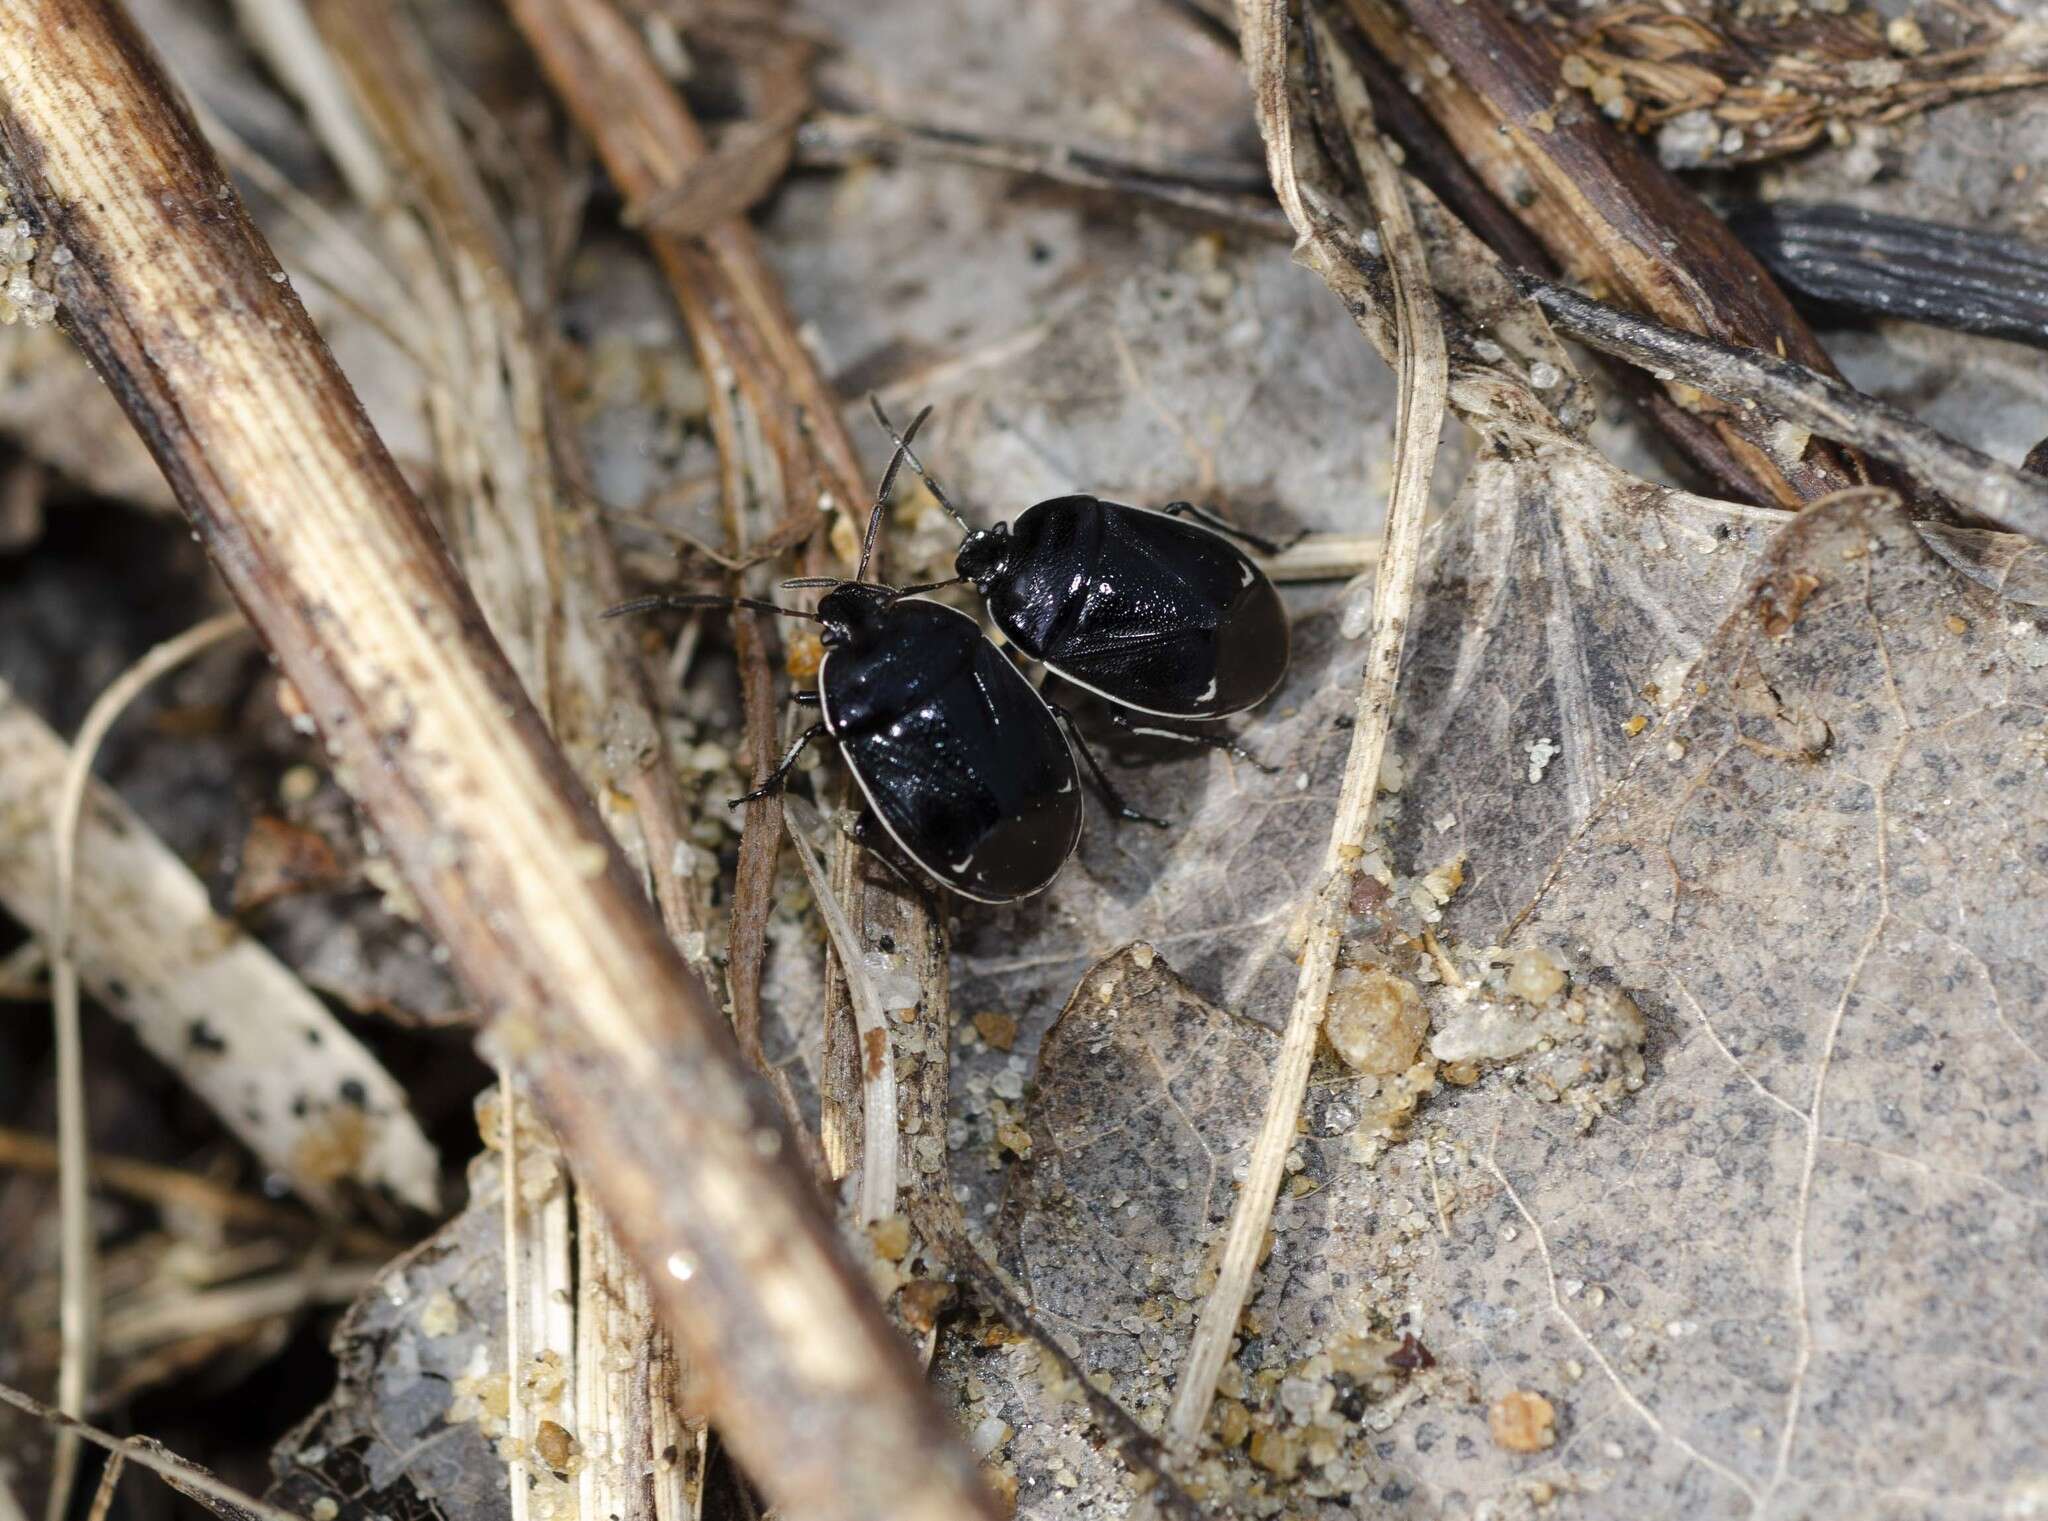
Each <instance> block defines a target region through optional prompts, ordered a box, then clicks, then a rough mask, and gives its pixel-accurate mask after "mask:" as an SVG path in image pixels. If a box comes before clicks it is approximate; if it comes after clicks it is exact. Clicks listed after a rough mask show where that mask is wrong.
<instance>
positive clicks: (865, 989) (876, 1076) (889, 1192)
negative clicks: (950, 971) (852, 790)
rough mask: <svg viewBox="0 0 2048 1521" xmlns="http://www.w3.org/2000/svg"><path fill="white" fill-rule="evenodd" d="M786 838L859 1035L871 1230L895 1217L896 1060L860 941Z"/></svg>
mask: <svg viewBox="0 0 2048 1521" xmlns="http://www.w3.org/2000/svg"><path fill="white" fill-rule="evenodd" d="M785 816H786V810H785ZM789 838H790V842H791V843H792V844H794V845H795V846H796V858H797V860H798V861H800V862H801V863H802V864H803V868H804V876H805V877H806V878H807V879H808V880H809V882H810V884H811V896H812V898H813V899H814V900H815V901H816V902H817V905H818V916H819V917H820V918H822V919H823V920H824V921H825V932H826V934H828V935H829V936H830V937H831V940H832V949H833V950H835V951H836V952H838V954H839V965H840V966H841V967H842V968H843V969H844V970H845V974H846V993H847V998H848V1000H849V1001H850V1002H851V1003H852V1005H853V1021H854V1024H855V1026H856V1027H857V1028H858V1029H859V1031H860V1044H861V1068H860V1071H861V1161H860V1219H861V1223H862V1224H864V1225H872V1224H874V1223H875V1222H876V1221H877V1220H886V1219H887V1218H888V1217H889V1216H890V1215H892V1214H894V1213H895V1212H896V1176H897V1171H898V1163H897V1155H898V1148H897V1144H896V1058H895V1054H894V1052H892V1051H891V1050H890V1046H889V1016H888V1014H887V1013H886V1012H885V1011H884V1010H883V1008H882V999H881V995H880V994H879V993H877V992H876V991H875V980H874V978H873V977H871V976H870V975H869V974H868V969H867V964H866V963H865V962H864V961H863V960H862V959H861V943H860V936H858V935H856V934H855V933H854V930H853V925H852V923H851V922H850V921H849V920H848V919H847V917H846V910H845V909H843V908H841V907H840V905H839V900H838V898H836V897H835V896H833V893H832V885H831V883H829V882H828V881H826V879H825V868H824V867H823V865H821V864H820V862H819V860H818V856H817V852H816V851H814V850H812V849H811V842H810V841H809V840H807V839H805V838H804V837H803V834H802V832H801V831H799V830H798V829H797V827H796V825H795V823H794V822H791V823H790V824H789Z"/></svg>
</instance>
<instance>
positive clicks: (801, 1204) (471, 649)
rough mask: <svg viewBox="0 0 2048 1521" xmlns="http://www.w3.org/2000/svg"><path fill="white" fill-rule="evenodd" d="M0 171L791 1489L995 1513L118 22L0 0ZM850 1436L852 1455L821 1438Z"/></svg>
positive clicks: (364, 791)
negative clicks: (0, 7) (0, 6)
mask: <svg viewBox="0 0 2048 1521" xmlns="http://www.w3.org/2000/svg"><path fill="white" fill-rule="evenodd" d="M0 185H4V187H5V189H6V190H7V192H8V194H9V195H10V197H11V199H12V202H13V205H14V209H15V212H16V214H17V215H22V216H26V217H27V218H29V219H30V221H31V225H32V226H33V228H34V229H35V231H36V232H37V233H38V234H39V235H41V236H45V237H48V238H50V239H52V240H54V243H55V245H56V248H57V250H58V252H59V253H60V254H61V255H65V256H68V257H63V258H58V257H53V258H52V259H51V261H50V269H51V279H52V289H53V294H54V295H55V296H56V297H57V299H58V301H59V303H60V306H61V309H62V315H63V320H64V321H65V323H66V325H67V326H68V328H69V329H70V331H71V333H72V334H73V336H74V337H75V338H76V340H77V341H78V342H79V344H80V346H81V347H82V348H83V349H84V350H85V352H86V354H87V356H88V357H89V358H90V359H91V360H92V361H93V363H94V364H95V366H96V367H97V368H98V370H99V372H100V374H101V375H102V376H103V377H105V378H106V380H107V382H108V384H109V385H110V386H112V387H113V389H114V391H115V393H116V394H117V396H118V397H119V398H120V400H121V403H122V406H123V408H124V409H125V410H126V411H127V413H128V415H129V417H130V418H131V420H132V421H133V422H134V424H135V426H136V427H137V429H138V430H139V431H140V432H141V434H142V436H143V438H144V439H145V441H146V442H147V443H148V444H149V446H150V449H151V451H152V453H153V454H154V455H155V456H156V458H157V461H158V464H159V465H160V466H161V467H162V469H163V471H164V474H165V476H166V477H167V479H168V480H169V481H170V483H171V486H172V488H173V490H174V491H175V493H176V494H177V496H178V498H179V500H180V502H181V504H182V505H183V506H184V508H185V510H186V511H187V513H188V514H189V515H190V517H191V519H192V521H193V524H194V526H195V527H196V528H197V529H198V531H199V533H200V536H201V539H202V541H203V542H204V543H205V545H206V547H207V549H208V551H209V553H210V554H211V556H212V558H213V560H214V562H215V564H216V566H217V567H218V569H219V571H220V573H221V575H222V577H223V578H224V579H225V581H226V582H227V584H228V586H229V588H230V590H231V591H232V592H233V593H234V595H235V597H236V598H237V600H238V601H239V602H240V603H241V605H242V607H243V609H244V611H245V612H246V614H247V615H248V618H249V620H250V622H251V623H252V624H253V625H254V626H255V627H256V629H257V630H258V631H259V632H260V633H261V635H262V636H263V638H264V640H265V642H266V643H267V644H268V645H269V646H270V648H271V650H272V652H273V653H274V655H275V656H276V658H277V661H278V664H279V665H280V667H281V668H282V669H283V671H284V673H285V675H286V676H287V677H289V678H290V680H291V681H292V682H293V684H294V685H295V686H296V687H297V688H298V690H299V692H300V693H301V694H302V696H303V697H304V698H305V700H306V704H307V707H308V709H309V710H310V712H311V713H312V714H313V716H314V718H315V720H316V722H317V723H318V725H319V727H320V730H321V732H322V734H323V736H324V737H325V739H326V742H327V744H328V745H329V747H330V749H331V751H332V753H333V754H334V757H335V761H336V768H337V773H338V774H339V775H340V776H342V777H344V778H345V779H346V780H347V782H348V784H349V787H350V790H351V791H352V792H353V794H354V795H355V797H356V799H357V801H358V803H359V804H360V805H361V806H362V808H363V810H364V812H365V813H366V814H367V815H368V817H369V819H370V821H371V823H372V824H373V825H374V826H375V827H376V829H377V831H378V833H379V834H380V835H381V836H382V837H383V839H384V840H385V842H386V844H387V847H388V849H389V850H390V853H391V858H392V860H393V863H394V864H395V865H396V867H397V868H398V870H399V872H400V873H401V875H402V876H403V877H404V879H405V881H406V883H407V885H408V886H409V887H410V889H411V890H412V892H413V893H414V895H415V896H416V898H417V899H418V901H419V903H420V904H421V906H422V908H423V909H424V910H425V912H426V915H427V918H428V919H429V921H430V922H431V923H432V924H433V926H434V928H435V930H436V931H437V932H438V934H439V936H440V938H441V940H442V942H443V943H444V944H445V945H446V946H447V947H448V948H449V951H450V953H451V955H452V957H453V959H454V962H455V965H456V969H457V971H458V972H459V973H460V974H461V976H462V978H463V980H464V981H465V983H466V984H467V985H468V987H469V989H470V991H471V993H472V995H473V996H474V997H475V999H476V1001H477V1004H478V1006H479V1007H480V1008H482V1009H484V1010H486V1011H488V1013H489V1014H490V1016H491V1019H492V1023H493V1027H494V1033H495V1034H496V1037H497V1038H498V1040H499V1041H500V1042H501V1043H502V1045H503V1048H504V1049H505V1050H506V1051H507V1052H508V1053H509V1055H510V1056H511V1058H512V1060H513V1061H514V1062H516V1063H517V1064H518V1066H519V1067H520V1068H521V1069H522V1071H523V1072H524V1073H525V1075H526V1076H527V1077H528V1079H529V1080H530V1081H531V1082H532V1083H533V1085H534V1088H535V1091H536V1092H537V1094H538V1095H539V1096H540V1098H541V1100H542V1103H543V1104H544V1106H545V1107H546V1109H547V1110H548V1113H549V1116H550V1118H551V1120H552V1121H553V1122H554V1124H555V1125H556V1126H557V1128H558V1129H559V1130H560V1132H561V1133H562V1135H563V1136H564V1139H565V1140H566V1142H567V1144H568V1147H569V1150H570V1152H571V1153H572V1155H573V1156H574V1157H575V1159H576V1162H577V1166H578V1173H579V1176H581V1177H583V1178H585V1179H586V1180H587V1181H588V1183H589V1184H590V1186H591V1188H592V1190H593V1192H594V1193H596V1195H597V1196H598V1197H599V1198H600V1200H601V1201H602V1202H603V1204H604V1205H605V1207H606V1209H607V1211H608V1212H609V1214H610V1215H611V1217H612V1218H613V1219H614V1220H616V1221H618V1222H619V1224H620V1226H621V1229H622V1230H623V1231H624V1233H625V1234H626V1237H627V1239H628V1242H629V1244H630V1245H631V1247H632V1248H633V1251H634V1254H635V1256H636V1258H637V1259H638V1262H639V1264H640V1266H641V1268H642V1270H643V1271H644V1272H646V1273H647V1275H648V1277H649V1279H650V1281H651V1282H652V1283H653V1284H654V1286H655V1292H656V1294H657V1296H658V1297H659V1300H660V1303H661V1307H662V1309H663V1311H664V1312H665V1314H666V1315H667V1317H668V1319H669V1320H670V1322H671V1324H673V1325H674V1326H675V1327H676V1328H677V1329H678V1330H679V1331H680V1332H681V1333H682V1335H683V1337H684V1339H685V1340H686V1341H687V1342H688V1343H689V1344H690V1348H691V1351H692V1353H693V1355H694V1357H695V1359H696V1361H697V1363H698V1364H699V1365H700V1366H701V1367H703V1368H705V1369H706V1370H707V1371H708V1372H709V1373H710V1375H711V1378H710V1383H711V1398H712V1405H713V1412H714V1415H715V1417H716V1418H717V1419H718V1421H719V1424H720V1427H721V1429H722V1430H723V1431H724V1433H725V1434H726V1437H727V1439H728V1440H729V1441H730V1442H731V1443H732V1444H733V1446H734V1448H735V1449H736V1450H737V1451H738V1452H739V1453H740V1455H741V1456H742V1458H743V1459H744V1460H745V1462H746V1463H747V1465H748V1467H749V1470H750V1471H751V1472H752V1473H754V1474H756V1475H758V1476H759V1478H760V1479H761V1481H762V1483H763V1484H764V1486H765V1487H766V1488H767V1489H768V1491H769V1492H770V1494H771V1495H773V1496H774V1497H775V1499H776V1500H777V1502H778V1504H780V1505H782V1506H785V1507H786V1508H787V1509H788V1510H789V1511H790V1512H792V1513H798V1514H803V1515H806V1516H822V1517H837V1518H848V1521H852V1518H876V1521H879V1518H882V1517H892V1518H893V1517H919V1518H922V1517H931V1518H938V1517H946V1518H951V1517H956V1516H974V1515H980V1516H993V1514H994V1512H993V1509H992V1508H991V1506H990V1503H989V1501H988V1500H987V1498H986V1497H985V1496H984V1495H983V1494H982V1493H981V1492H980V1490H979V1488H978V1486H977V1485H976V1484H975V1481H974V1473H973V1468H972V1465H971V1462H970V1460H969V1459H968V1457H967V1454H966V1453H965V1451H964V1450H963V1448H962V1447H961V1445H960V1443H959V1442H958V1439H957V1437H956V1435H955V1434H954V1433H953V1432H952V1431H951V1430H950V1429H949V1427H948V1425H947V1423H946V1421H945V1419H944V1417H943V1416H942V1415H941V1414H940V1412H939V1410H938V1409H937V1407H936V1405H935V1404H934V1403H933V1402H932V1401H931V1399H930V1397H929V1395H928V1394H927V1393H926V1391H925V1390H924V1389H923V1387H922V1385H921V1382H920V1381H919V1379H918V1378H917V1376H916V1370H915V1368H914V1365H913V1364H912V1363H911V1361H910V1359H909V1358H908V1357H906V1356H905V1355H904V1352H903V1350H902V1348H901V1347H900V1345H899V1344H898V1343H897V1342H896V1341H895V1340H894V1338H893V1336H892V1334H891V1332H890V1330H889V1328H888V1325H887V1322H886V1321H885V1319H884V1318H883V1316H882V1315H881V1313H880V1311H879V1309H878V1307H877V1306H876V1305H875V1303H874V1300H873V1296H872V1294H871V1292H870V1290H869V1289H868V1287H867V1285H866V1284H865V1282H864V1281H863V1280H862V1279H861V1278H860V1277H859V1275H858V1273H857V1271H856V1270H855V1269H854V1267H853V1266H852V1265H851V1264H850V1263H849V1262H848V1261H847V1260H846V1257H845V1255H844V1254H843V1252H842V1251H841V1249H840V1248H839V1246H838V1243H837V1241H836V1239H835V1237H834V1235H833V1232H832V1229H831V1226H830V1225H829V1223H828V1222H827V1221H826V1220H825V1218H824V1217H823V1214H822V1212H821V1211H820V1210H819V1208H818V1207H817V1201H816V1199H815V1197H814V1196H813V1194H812V1193H811V1191H810V1188H809V1185H808V1183H807V1180H806V1179H805V1178H804V1176H803V1174H802V1172H801V1171H800V1170H799V1169H798V1168H797V1167H796V1166H795V1165H794V1162H793V1153H794V1147H793V1145H792V1143H791V1140H790V1138H789V1137H788V1136H787V1135H786V1134H785V1133H784V1131H783V1129H782V1127H781V1125H780V1123H779V1120H778V1117H777V1115H776V1113H775V1111H774V1108H773V1106H772V1104H770V1103H768V1102H767V1101H766V1100H765V1098H764V1096H763V1095H762V1094H761V1093H760V1092H759V1090H758V1089H757V1088H756V1087H755V1086H754V1085H753V1084H752V1083H751V1082H750V1081H749V1080H748V1078H747V1075H746V1073H745V1070H744V1068H743V1066H742V1064H741V1061H740V1058H739V1054H738V1052H737V1050H736V1049H735V1047H734V1044H733V1040H732V1037H731V1034H730V1032H729V1031H728V1030H727V1029H726V1027H725V1023H724V1021H723V1020H722V1019H721V1018H720V1017H719V1015H718V1013H717V1011H716V1010H715V1009H714V1008H713V1007H712V1006H711V1004H710V1001H709V1000H708V999H707V998H706V996H705V993H704V990H703V988H702V986H701V985H700V984H699V983H698V982H697V980H696V979H695V978H694V977H692V976H691V975H690V974H689V973H688V971H687V970H686V969H685V967H684V966H683V964H682V962H681V961H680V959H679V958H678V957H677V955H676V954H675V951H674V950H673V948H672V947H671V946H670V945H669V943H668V941H667V939H666V937H665V936H664V935H663V934H662V930H661V926H660V924H659V923H658V921H657V920H656V918H655V916H654V914H653V912H652V910H651V908H650V907H649V905H648V903H647V901H646V899H645V897H644V896H643V895H642V894H641V892H640V890H639V886H638V884H637V883H636V882H635V880H634V878H633V876H632V873H631V872H630V871H629V869H628V868H627V865H626V863H625V861H624V859H623V857H622V856H621V855H620V854H619V853H618V851H617V850H616V848H614V847H613V846H612V845H611V844H610V843H609V840H608V837H607V835H606V833H605V831H604V828H603V825H602V824H601V823H600V821H599V820H598V818H597V816H596V814H595V811H594V810H593V809H592V807H591V805H590V803H589V800H588V798H587V797H586V796H584V795H583V793H582V789H581V788H580V787H579V785H578V784H577V782H576V780H575V778H574V776H573V775H572V773H571V772H570V770H569V768H568V767H567V765H566V763H565V762H564V761H563V759H562V757H561V755H560V754H559V752H557V751H556V749H555V748H554V746H553V745H552V744H551V743H550V741H549V739H548V737H547V734H546V732H545V730H544V728H543V726H542V723H541V721H540V718H539V715H538V714H537V713H536V712H535V710H534V708H533V706H532V704H531V703H530V702H529V701H528V700H527V698H526V696H525V694H524V693H523V691H522V690H521V688H520V685H519V682H518V680H517V678H516V676H515V675H514V673H513V671H512V670H511V668H510V666H509V665H508V664H507V662H506V660H505V658H504V656H503V654H502V652H501V651H500V650H499V649H498V647H497V646H496V644H495V643H494V642H493V641H492V639H491V638H490V636H489V633H488V631H487V630H486V629H485V627H484V625H483V622H482V619H481V616H480V615H479V613H478V611H477V608H476V604H475V602H474V601H473V600H472V599H471V597H470V596H469V594H468V592H467V590H466V589H465V588H464V587H463V585H462V584H461V582H460V580H459V578H458V577H457V576H456V574H455V572H454V569H453V567H452V565H451V564H450V562H449V559H448V556H447V553H446V550H445V549H444V548H443V546H442V545H441V543H440V541H439V540H438V538H437V537H436V536H435V534H434V532H433V530H432V528H431V527H430V526H429V524H428V523H427V520H426V518H425V516H424V514H423V513H422V511H421V509H420V506H419V503H418V502H417V500H416V499H415V498H414V497H413V495H412V493H411V491H410V490H409V488H408V487H407V486H406V484H405V481H404V478H403V477H402V476H401V474H400V473H399V471H398V469H397V467H396V465H395V464H394V462H393V461H392V459H391V456H390V454H389V453H388V451H386V449H385V448H384V446H383V444H382V442H381V441H380V440H379V439H378V437H377V435H376V433H375V431H374V430H373V429H372V428H371V426H370V423H369V421H368V419H367V417H366V416H365V415H364V413H363V410H362V407H361V405H360V403H359V402H358V401H357V400H356V398H355V396H354V394H353V393H352V391H351V390H350V388H349V386H348V383H347V381H346V380H345V379H344V378H343V377H342V375H341V373H340V371H339V370H338V369H337V368H336V366H335V364H334V361H333V358H332V356H331V355H330V354H329V353H328V351H327V349H326V346H325V345H324V344H323V343H322V342H321V340H320V337H319V335H318V333H317V332H316V331H315V330H314V328H313V326H312V324H311V322H310V321H309V320H308V318H307V316H306V313H305V310H304V308H303V307H302V306H300V304H299V303H298V301H297V300H296V298H295V297H294V296H293V294H292V292H291V291H290V289H289V287H288V286H287V284H286V283H285V281H284V277H283V272H282V270H281V269H280V268H279V266H278V264H277V261H276V259H275V258H274V257H273V256H272V254H271V252H270V250H269V248H268V246H267V245H266V244H265V242H264V240H263V239H262V237H261V236H260V235H259V234H258V233H257V231H256V230H255V228H254V226H253V225H252V224H251V222H250V221H249V219H248V217H247V215H246V213H245V212H244V210H243V208H242V206H241V203H240V201H239V199H238V198H237V197H236V195H235V193H234V190H233V187H232V185H231V184H230V182H229V180H228V178H227V175H226V174H225V173H224V172H223V170H222V169H221V167H220V165H219V164H218V162H217V161H216V160H215V159H214V157H213V155H212V154H211V152H210V151H209V150H208V149H207V147H206V144H205V142H204V140H203V138H202V137H201V134H200V132H199V130H198V128H197V126H196V124H195V123H194V122H193V120H192V117H191V115H190V113H189V112H188V111H187V110H186V109H185V108H184V107H183V106H182V105H181V104H179V103H177V101H176V100H175V97H174V94H173V92H172V89H171V87H170V85H169V82H168V80H167V79H166V77H165V75H164V73H163V70H162V68H161V66H160V65H159V64H158V62H157V61H156V59H155V58H154V56H153V55H152V54H151V52H150V50H149V48H148V46H147V44H146V43H145V42H144V41H143V39H142V38H141V36H140V34H139V33H138V32H137V31H136V29H135V27H134V25H133V23H132V22H130V20H129V19H128V18H127V16H126V15H125V14H124V13H123V12H122V10H121V9H120V8H119V7H118V6H117V5H113V4H109V3H105V0H17V3H15V4H13V5H11V6H9V7H7V8H6V10H5V11H4V12H0ZM856 1453H857V1454H858V1455H859V1457H858V1461H853V1460H852V1455H853V1454H856Z"/></svg>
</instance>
